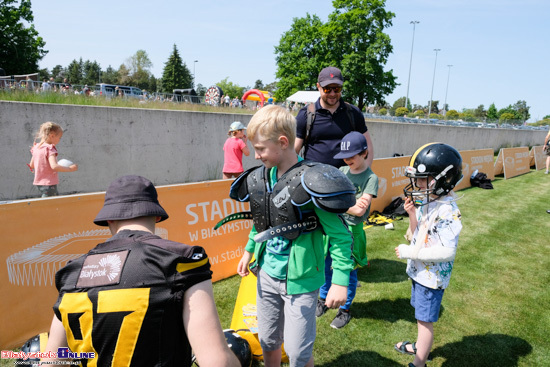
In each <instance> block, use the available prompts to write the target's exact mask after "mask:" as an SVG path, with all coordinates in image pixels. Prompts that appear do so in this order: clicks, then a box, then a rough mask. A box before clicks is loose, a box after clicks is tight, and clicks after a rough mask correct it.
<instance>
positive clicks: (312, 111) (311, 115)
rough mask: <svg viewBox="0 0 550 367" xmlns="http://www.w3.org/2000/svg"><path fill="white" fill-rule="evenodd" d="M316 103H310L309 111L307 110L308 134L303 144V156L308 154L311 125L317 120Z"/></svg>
mask: <svg viewBox="0 0 550 367" xmlns="http://www.w3.org/2000/svg"><path fill="white" fill-rule="evenodd" d="M315 114H316V110H315V103H310V104H308V105H307V111H306V135H305V136H304V144H303V146H302V147H303V155H302V157H305V156H306V152H307V148H308V146H309V144H308V140H309V137H310V132H311V126H312V125H313V121H315Z"/></svg>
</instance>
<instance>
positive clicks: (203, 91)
mask: <svg viewBox="0 0 550 367" xmlns="http://www.w3.org/2000/svg"><path fill="white" fill-rule="evenodd" d="M206 91H207V89H206V87H205V86H204V85H202V84H201V83H199V84H197V89H196V90H195V92H197V95H199V96H204V95H205V94H206Z"/></svg>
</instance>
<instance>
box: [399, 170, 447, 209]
mask: <svg viewBox="0 0 550 367" xmlns="http://www.w3.org/2000/svg"><path fill="white" fill-rule="evenodd" d="M452 168H453V165H449V166H447V167H445V169H443V171H441V172H439V173H437V175H436V174H435V172H423V173H419V172H418V171H417V169H416V168H414V167H410V166H407V168H405V176H407V177H409V179H410V181H411V183H410V184H408V185H407V186H405V188H404V189H403V193H404V194H405V196H406V197H408V198H409V199H410V200H411V201H412V202H413V203H414V206H415V207H420V206H423V205H426V204H429V203H430V199H432V200H433V199H434V197H432V195H433V196H435V199H437V198H439V197H441V196H442V195H445V194H447V193H448V192H449V191H450V190H445V189H444V186H446V185H445V183H446V180H447V177H446V175H447V172H448V171H449V170H451V169H452ZM434 176H435V177H434ZM419 178H425V179H426V181H427V182H426V188H425V189H421V188H420V187H419V186H418V182H417V180H418V179H419Z"/></svg>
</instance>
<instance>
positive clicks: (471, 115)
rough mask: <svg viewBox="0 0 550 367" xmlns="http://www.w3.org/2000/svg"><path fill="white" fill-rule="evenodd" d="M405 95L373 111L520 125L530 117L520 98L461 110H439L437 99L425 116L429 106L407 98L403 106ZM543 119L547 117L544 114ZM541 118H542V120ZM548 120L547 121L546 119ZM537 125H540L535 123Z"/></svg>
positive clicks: (394, 114) (445, 108) (445, 107)
mask: <svg viewBox="0 0 550 367" xmlns="http://www.w3.org/2000/svg"><path fill="white" fill-rule="evenodd" d="M406 100H407V99H406V97H401V98H398V99H397V100H396V101H395V102H394V103H393V105H389V104H385V105H382V106H376V107H375V108H374V112H378V113H379V114H382V115H385V114H389V115H391V116H407V117H419V118H427V117H429V118H431V119H433V118H435V119H446V120H459V119H460V120H463V121H468V122H473V121H486V122H496V123H500V124H511V125H521V124H523V123H524V122H525V121H527V120H529V119H530V118H531V114H530V113H529V109H530V108H531V107H530V106H527V102H525V101H523V100H520V101H517V102H516V103H514V104H510V105H508V106H506V107H503V108H500V109H497V107H496V106H495V104H494V103H492V104H491V105H490V106H489V108H487V109H486V108H485V105H482V104H481V105H479V106H477V107H476V108H464V109H462V111H457V110H455V109H450V108H449V105H448V104H447V105H445V106H443V108H442V109H441V110H440V108H439V106H438V105H439V101H432V106H431V110H432V111H433V113H432V114H430V116H427V114H428V111H429V110H430V108H429V107H430V106H429V105H426V106H421V105H418V104H412V103H411V101H410V100H409V101H408V103H407V106H405V101H406ZM544 119H548V116H545V117H544ZM544 119H543V120H544ZM547 122H548V121H547ZM543 124H544V125H548V124H550V123H543ZM537 125H541V124H539V123H537Z"/></svg>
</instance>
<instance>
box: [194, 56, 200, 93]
mask: <svg viewBox="0 0 550 367" xmlns="http://www.w3.org/2000/svg"><path fill="white" fill-rule="evenodd" d="M197 62H199V60H195V61H193V87H196V85H195V81H196V80H195V65H196V64H197Z"/></svg>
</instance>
